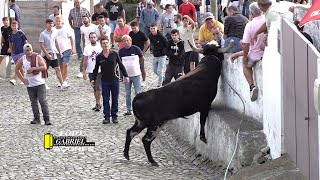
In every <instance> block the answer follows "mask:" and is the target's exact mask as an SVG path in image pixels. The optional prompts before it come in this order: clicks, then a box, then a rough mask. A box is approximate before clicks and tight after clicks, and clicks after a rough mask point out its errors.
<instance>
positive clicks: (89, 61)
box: [82, 32, 102, 111]
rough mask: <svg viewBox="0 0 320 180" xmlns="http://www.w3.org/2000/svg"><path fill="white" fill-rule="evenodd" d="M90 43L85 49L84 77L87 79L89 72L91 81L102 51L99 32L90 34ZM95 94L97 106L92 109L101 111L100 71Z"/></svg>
mask: <svg viewBox="0 0 320 180" xmlns="http://www.w3.org/2000/svg"><path fill="white" fill-rule="evenodd" d="M89 38H90V44H88V45H86V46H85V47H84V50H83V56H84V59H83V71H82V73H83V79H84V80H87V73H88V74H89V80H90V81H89V82H91V81H92V79H93V69H94V67H95V65H96V56H97V55H98V54H99V53H100V52H101V51H102V48H101V46H100V43H97V34H96V33H95V32H91V33H90V34H89ZM93 90H94V92H93V94H94V97H95V99H96V106H95V107H94V108H92V110H95V111H100V109H101V91H102V86H101V73H100V72H99V73H98V75H97V77H96V80H95V85H94V86H93Z"/></svg>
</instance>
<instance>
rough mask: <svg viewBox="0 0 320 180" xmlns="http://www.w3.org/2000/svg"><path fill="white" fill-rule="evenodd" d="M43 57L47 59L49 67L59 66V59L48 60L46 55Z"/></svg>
mask: <svg viewBox="0 0 320 180" xmlns="http://www.w3.org/2000/svg"><path fill="white" fill-rule="evenodd" d="M43 59H44V60H46V64H47V69H49V66H51V67H52V68H56V67H59V63H58V59H53V60H48V58H47V57H46V56H44V57H43Z"/></svg>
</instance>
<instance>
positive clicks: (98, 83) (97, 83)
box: [89, 73, 102, 91]
mask: <svg viewBox="0 0 320 180" xmlns="http://www.w3.org/2000/svg"><path fill="white" fill-rule="evenodd" d="M92 79H93V73H89V80H90V82H91V81H92ZM92 87H93V90H95V91H96V90H98V91H102V85H101V73H98V74H97V77H96V80H95V81H94V86H92Z"/></svg>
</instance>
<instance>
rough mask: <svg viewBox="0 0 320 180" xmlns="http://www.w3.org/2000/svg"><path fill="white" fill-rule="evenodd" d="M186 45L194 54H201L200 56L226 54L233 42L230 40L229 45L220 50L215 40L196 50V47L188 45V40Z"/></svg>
mask: <svg viewBox="0 0 320 180" xmlns="http://www.w3.org/2000/svg"><path fill="white" fill-rule="evenodd" d="M188 43H189V45H190V47H191V48H192V50H193V51H194V52H198V53H202V54H204V55H206V54H214V52H218V53H226V52H228V51H229V50H230V49H231V48H232V46H233V44H234V41H233V40H231V41H230V43H229V45H228V46H227V47H225V48H221V47H220V46H219V43H218V42H217V41H216V40H212V41H210V42H209V43H207V44H206V45H205V46H204V47H203V48H196V47H194V46H192V44H191V43H190V41H189V40H188Z"/></svg>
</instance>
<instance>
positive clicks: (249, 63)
mask: <svg viewBox="0 0 320 180" xmlns="http://www.w3.org/2000/svg"><path fill="white" fill-rule="evenodd" d="M249 11H250V14H251V17H252V21H250V22H249V23H248V24H247V25H246V27H245V29H244V34H243V39H242V43H241V44H242V47H243V51H240V52H237V53H234V54H232V55H231V57H230V59H231V60H232V61H234V60H235V59H236V58H237V57H238V56H243V57H242V63H243V74H244V76H245V77H246V79H247V82H248V84H249V87H250V98H251V101H255V100H256V99H257V97H258V92H259V91H258V88H257V87H256V86H255V85H254V81H253V71H252V67H253V66H254V65H255V63H256V62H258V61H260V60H261V59H262V57H263V50H261V48H260V46H261V45H262V44H263V40H264V33H261V34H259V35H258V37H257V41H254V44H250V42H251V41H252V38H251V37H252V35H253V34H254V33H255V32H256V31H257V29H259V28H260V27H261V25H262V24H265V22H266V21H265V18H264V16H263V15H262V11H261V9H260V8H259V7H258V4H257V3H256V2H254V3H251V4H250V6H249Z"/></svg>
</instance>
